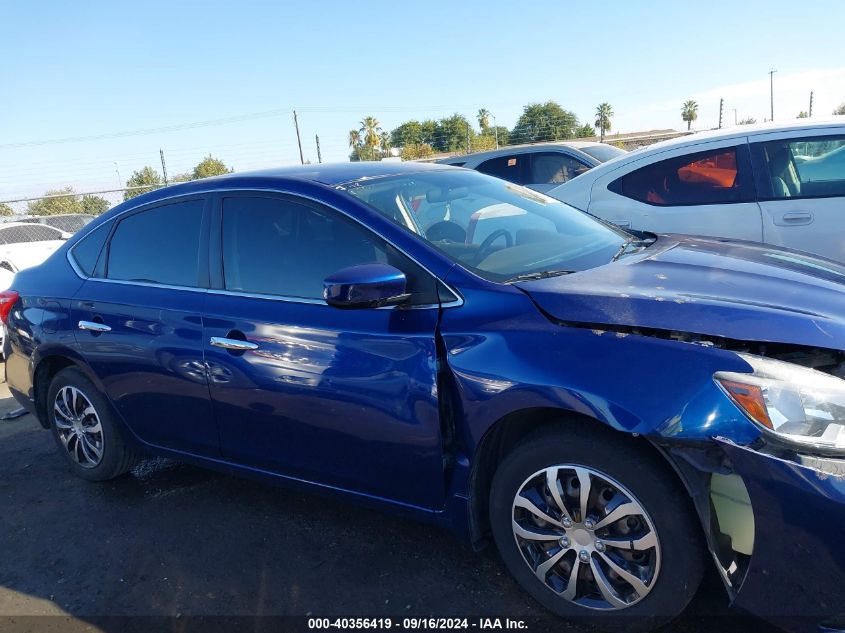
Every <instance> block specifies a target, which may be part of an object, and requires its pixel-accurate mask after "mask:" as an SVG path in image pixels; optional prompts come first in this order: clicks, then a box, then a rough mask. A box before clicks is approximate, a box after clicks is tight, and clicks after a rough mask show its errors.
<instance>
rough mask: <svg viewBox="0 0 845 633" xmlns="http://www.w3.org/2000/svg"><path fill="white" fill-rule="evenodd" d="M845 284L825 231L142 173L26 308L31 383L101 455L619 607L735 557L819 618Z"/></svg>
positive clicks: (80, 460)
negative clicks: (326, 497)
mask: <svg viewBox="0 0 845 633" xmlns="http://www.w3.org/2000/svg"><path fill="white" fill-rule="evenodd" d="M423 205H424V206H423ZM421 212H424V213H425V219H424V222H423V221H422V218H421V215H420V213H421ZM843 292H845V266H840V265H837V264H835V263H833V262H829V261H827V260H824V259H821V258H817V257H813V256H811V255H804V254H794V253H791V252H787V251H783V250H781V249H778V248H775V247H770V246H765V245H762V244H752V245H749V244H741V243H735V242H731V241H729V240H715V239H705V238H694V239H693V238H686V237H682V236H671V235H661V236H654V235H652V236H648V237H642V236H636V235H633V234H629V233H627V232H625V231H623V230H622V229H618V228H616V227H613V226H612V225H610V224H607V223H603V222H599V221H598V220H596V219H595V218H594V217H592V216H590V215H588V214H586V213H582V212H580V211H577V210H575V209H573V208H572V207H570V206H568V205H565V204H562V203H560V202H558V201H556V200H554V199H553V198H550V197H548V196H546V195H544V194H541V193H538V192H536V191H531V190H529V189H526V188H524V187H521V186H517V185H513V184H511V183H508V182H505V181H502V180H500V179H497V178H491V177H489V176H486V175H483V174H480V173H476V172H473V171H470V170H466V169H456V168H451V167H447V166H443V165H426V164H419V163H386V162H385V163H378V162H355V163H346V164H342V165H308V166H305V167H297V168H292V169H283V170H270V171H266V172H257V173H254V174H232V175H227V176H222V177H218V178H210V179H204V180H198V181H193V182H190V183H184V184H180V185H175V186H171V187H167V188H164V189H159V190H157V191H154V192H151V193H147V194H144V195H141V196H138V197H136V198H133V199H132V200H130V201H127V202H124V203H123V204H121V205H119V206H117V207H116V208H114V209H112V210H111V211H109V212H107V213H106V214H104V215H103V216H101V217H99V218H97V219H96V220H94V221H93V222H92V223H91V224H90V225H89V226H87V227H86V228H84V229H83V230H82V231H80V232H79V233H78V234H77V235H75V236H74V237H73V238H71V240H69V241H68V242H67V243H66V245H64V246H62V247H61V248H60V249H59V251H58V252H56V253H54V254H53V255H52V256H51V257H50V258H49V259H48V260H47V261H46V262H45V263H43V264H42V265H40V266H38V267H36V268H30V269H27V270H24V271H22V272H21V273H19V274H18V276H17V277H16V279H15V282H14V287H13V288H12V289H10V290H8V291H6V292H5V293H0V318H2V319H3V321H5V322H6V323H7V324H8V325H9V333H10V334H9V343H8V344H7V348H8V349H10V350H11V354H10V357H9V359H8V361H7V363H6V375H7V381H8V385H9V389H10V391H11V392H12V394H13V395H14V397H15V398H16V399H18V400H19V401H20V402H21V403H22V405H23V406H25V407H27V408H28V410H30V411H31V412H33V413H34V414H35V415H36V416H37V418H38V420H39V421H40V423H41V424H42V425H43V426H44V428H47V429H50V430H51V433H52V434H53V436H54V438H55V443H56V446H57V448H58V451H59V453H60V454H61V455H60V458H61V459H63V460H65V461H66V463H67V465H68V467H69V468H71V469H72V470H73V472H74V473H75V474H77V475H78V476H80V477H82V478H84V479H89V480H107V479H110V478H113V477H116V476H119V475H120V474H122V473H124V472H126V471H127V469H129V468H130V467H131V466H132V464H133V463H134V462H135V460H136V459H137V457H138V456H139V455H142V454H155V455H163V456H169V457H172V458H176V459H180V460H187V461H190V462H193V463H195V464H199V465H204V466H207V467H210V468H217V469H222V470H224V471H226V472H230V473H241V474H244V475H249V476H252V477H259V478H262V479H264V480H265V481H269V482H277V483H284V484H288V485H291V486H298V487H304V488H306V489H311V490H317V491H322V492H324V493H335V494H339V495H342V496H345V497H346V498H349V499H356V500H360V501H362V502H366V503H368V504H370V505H374V506H378V507H383V508H388V509H393V510H395V511H397V512H401V513H403V514H405V515H410V516H413V517H417V518H420V519H423V520H427V521H430V522H432V523H435V524H437V525H441V526H445V527H449V528H451V529H453V530H454V531H455V532H457V533H458V534H460V535H461V536H462V537H463V538H465V539H467V540H468V541H470V542H472V543H475V544H481V543H482V541H484V540H485V537H487V536H488V535H491V536H492V539H493V541H494V542H495V543H496V545H497V546H498V548H499V551H500V553H501V556H502V558H503V560H504V562H505V564H506V565H507V568H508V569H509V570H510V571H511V573H512V574H513V575H514V576H515V578H516V579H517V580H518V581H519V583H520V584H521V585H522V586H523V587H524V588H525V589H526V590H527V591H528V592H529V593H530V594H531V595H532V596H534V597H535V598H536V599H537V600H538V601H539V602H540V603H542V604H543V605H545V606H546V607H547V608H548V609H550V610H551V611H553V612H555V613H557V614H559V615H561V616H564V617H568V618H573V617H589V618H591V619H592V620H593V621H594V623H595V624H596V625H598V626H599V628H601V629H606V628H607V627H609V626H616V627H618V628H621V629H623V630H627V631H633V630H636V629H643V628H650V627H657V626H659V625H660V624H662V623H665V622H666V621H668V620H670V619H672V618H673V617H674V616H676V615H677V614H678V613H680V612H681V611H683V609H684V608H685V607H686V605H687V603H688V602H689V600H690V599H691V598H692V596H693V595H694V594H695V592H696V590H697V588H698V585H699V581H700V580H701V577H702V574H703V571H704V569H705V566H706V565H708V564H714V565H716V567H717V569H718V571H719V573H720V575H721V578H722V579H723V580H724V582H725V587H726V591H727V593H728V595H729V596H730V599H731V601H732V602H735V603H736V604H737V605H739V606H740V607H744V608H747V609H750V610H753V611H755V612H756V613H759V614H763V615H766V616H769V617H772V618H782V619H783V621H784V623H787V622H790V621H791V622H800V623H803V624H806V625H807V626H811V627H812V630H813V631H817V630H818V629H817V625H818V623H823V622H827V623H829V622H828V620H829V618H831V617H833V616H834V615H836V614H837V613H838V612H839V611H842V610H845V557H843V548H842V527H843V525H845V483H843V478H842V464H843V457H845V301H843V300H842V297H843ZM41 306H45V308H44V309H42V308H41ZM45 485H49V482H45ZM226 511H227V508H226V507H225V504H221V507H220V512H226ZM375 543H376V545H375V546H374V547H375V548H376V550H378V549H379V548H382V547H389V546H388V545H383V544H379V542H378V540H376V541H375ZM89 546H90V547H91V548H93V551H96V547H97V544H96V542H93V543H91V544H89ZM385 552H386V554H385V555H389V552H388V551H387V550H385ZM784 596H787V597H789V599H784Z"/></svg>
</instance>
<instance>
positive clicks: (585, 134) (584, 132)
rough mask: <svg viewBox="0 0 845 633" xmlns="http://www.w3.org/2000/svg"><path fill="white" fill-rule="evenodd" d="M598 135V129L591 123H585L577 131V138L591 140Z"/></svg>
mask: <svg viewBox="0 0 845 633" xmlns="http://www.w3.org/2000/svg"><path fill="white" fill-rule="evenodd" d="M595 135H596V128H594V127H593V126H592V125H590V124H589V123H585V124H584V125H582V126H581V127H579V128H578V129H577V130H575V138H590V137H593V136H595Z"/></svg>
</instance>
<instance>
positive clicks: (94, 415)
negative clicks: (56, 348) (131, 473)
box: [47, 367, 136, 481]
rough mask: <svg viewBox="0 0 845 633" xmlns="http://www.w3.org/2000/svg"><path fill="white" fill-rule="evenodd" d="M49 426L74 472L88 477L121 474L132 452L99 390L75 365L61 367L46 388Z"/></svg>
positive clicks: (128, 465)
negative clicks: (47, 388)
mask: <svg viewBox="0 0 845 633" xmlns="http://www.w3.org/2000/svg"><path fill="white" fill-rule="evenodd" d="M47 407H48V415H49V417H50V426H51V428H52V431H53V437H54V438H55V440H56V445H57V446H58V447H59V451H60V452H61V453H62V454H63V455H64V457H65V458H66V459H67V461H68V462H69V464H70V467H71V469H72V470H73V471H74V473H75V474H77V475H79V476H80V477H82V478H84V479H89V480H91V481H105V480H108V479H113V478H115V477H118V476H119V475H122V474H123V473H125V472H126V471H127V470H129V469H130V468H131V467H132V465H133V464H134V463H135V460H136V456H135V453H134V452H133V451H132V449H131V448H130V447H129V446H128V445H127V443H126V442H125V441H124V438H123V436H122V434H121V431H120V429H119V427H118V426H117V424H116V423H115V421H114V418H113V414H112V412H111V409H110V408H109V405H108V402H107V401H106V399H105V397H104V396H103V394H101V393H100V391H99V390H98V389H97V388H96V387H95V386H94V384H93V383H92V382H91V381H90V380H88V378H87V377H86V376H85V374H83V373H82V372H81V371H79V370H78V369H76V368H72V367H70V368H67V369H63V370H62V371H60V372H59V373H57V374H56V376H55V377H54V378H53V381H52V382H51V383H50V389H49V390H48V392H47Z"/></svg>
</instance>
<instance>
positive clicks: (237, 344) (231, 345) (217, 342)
mask: <svg viewBox="0 0 845 633" xmlns="http://www.w3.org/2000/svg"><path fill="white" fill-rule="evenodd" d="M209 342H210V343H211V344H212V345H213V346H214V347H222V348H223V349H231V350H234V351H236V352H247V351H249V350H254V349H258V345H256V344H255V343H250V342H249V341H241V340H238V339H236V338H225V337H222V336H212V337H211V340H210V341H209Z"/></svg>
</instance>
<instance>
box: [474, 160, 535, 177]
mask: <svg viewBox="0 0 845 633" xmlns="http://www.w3.org/2000/svg"><path fill="white" fill-rule="evenodd" d="M529 158H530V157H529V156H528V155H527V154H517V155H511V156H499V157H498V158H491V159H490V160H485V161H484V162H483V163H481V164H480V165H479V166H478V167H476V168H475V170H476V171H480V172H481V173H482V174H487V175H489V176H495V177H496V178H501V179H503V180H508V181H510V182H514V183H516V184H518V185H524V184H527V183H528V182H529V181H527V180H526V178H527V177H528V176H529V175H530V174H529V173H528V169H527V167H528V162H529Z"/></svg>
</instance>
